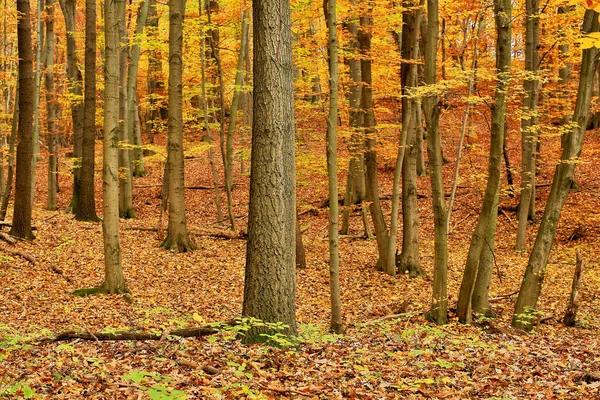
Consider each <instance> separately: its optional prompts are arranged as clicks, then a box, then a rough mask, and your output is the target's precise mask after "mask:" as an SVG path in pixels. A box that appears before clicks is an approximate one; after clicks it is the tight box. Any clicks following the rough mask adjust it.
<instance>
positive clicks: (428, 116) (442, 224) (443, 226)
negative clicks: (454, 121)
mask: <svg viewBox="0 0 600 400" xmlns="http://www.w3.org/2000/svg"><path fill="white" fill-rule="evenodd" d="M438 14H439V11H438V0H427V26H426V28H425V30H424V31H425V38H424V42H425V50H424V55H425V68H424V75H425V84H426V85H428V86H434V85H435V84H436V80H437V79H436V73H437V71H436V70H437V42H438V35H439V16H438ZM423 110H424V112H425V123H426V124H427V135H428V139H429V140H428V141H427V155H428V157H429V175H430V177H431V198H432V202H433V223H434V255H433V293H432V300H431V309H430V310H429V313H428V315H427V318H428V319H431V320H433V321H435V322H436V323H437V324H439V325H442V324H445V323H446V322H448V294H447V291H448V215H447V211H446V201H445V199H444V181H443V176H442V163H443V157H442V137H441V133H440V126H439V124H440V104H439V102H438V95H437V93H436V92H435V91H433V90H430V91H428V93H427V94H426V95H425V96H424V99H423Z"/></svg>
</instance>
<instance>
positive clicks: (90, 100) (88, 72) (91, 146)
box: [75, 0, 99, 221]
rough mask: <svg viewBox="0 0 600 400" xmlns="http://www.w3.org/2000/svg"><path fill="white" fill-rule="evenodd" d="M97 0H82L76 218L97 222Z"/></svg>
mask: <svg viewBox="0 0 600 400" xmlns="http://www.w3.org/2000/svg"><path fill="white" fill-rule="evenodd" d="M96 14H97V12H96V1H95V0H86V1H85V59H84V63H85V78H84V79H85V86H84V94H83V137H82V149H81V174H80V180H79V182H80V190H79V198H78V201H79V204H78V205H77V207H75V218H76V219H77V220H78V221H98V220H99V218H98V216H97V215H96V197H95V192H94V187H95V185H94V172H95V171H94V169H95V164H96V160H95V157H96Z"/></svg>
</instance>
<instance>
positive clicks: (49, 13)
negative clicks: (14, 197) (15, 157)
mask: <svg viewBox="0 0 600 400" xmlns="http://www.w3.org/2000/svg"><path fill="white" fill-rule="evenodd" d="M54 4H55V3H54V0H46V60H45V67H46V68H45V69H46V74H45V77H44V78H45V83H46V123H47V126H48V132H47V133H46V145H47V146H48V210H50V211H54V210H56V200H57V188H58V135H57V134H56V132H55V123H54V120H55V118H56V97H55V93H54Z"/></svg>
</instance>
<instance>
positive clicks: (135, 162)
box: [126, 0, 150, 177]
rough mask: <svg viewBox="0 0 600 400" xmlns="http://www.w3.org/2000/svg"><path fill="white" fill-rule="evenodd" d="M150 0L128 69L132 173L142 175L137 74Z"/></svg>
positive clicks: (141, 11)
mask: <svg viewBox="0 0 600 400" xmlns="http://www.w3.org/2000/svg"><path fill="white" fill-rule="evenodd" d="M149 4H150V0H143V3H142V4H141V5H140V7H139V10H138V17H137V22H136V26H135V34H134V43H133V46H131V62H130V63H129V70H128V71H127V107H126V109H127V113H128V115H127V136H126V137H127V140H129V143H131V144H132V150H131V152H130V158H131V160H130V161H131V167H130V168H131V169H132V170H133V171H132V175H133V176H135V177H141V176H145V175H146V169H145V168H144V158H143V155H142V142H141V135H140V136H138V135H136V130H135V129H136V128H135V126H136V122H137V121H138V120H139V117H138V113H137V107H136V94H137V93H136V89H137V74H138V66H139V62H140V41H139V38H138V37H139V36H140V35H141V34H142V32H143V31H144V26H145V25H146V19H147V17H148V7H149Z"/></svg>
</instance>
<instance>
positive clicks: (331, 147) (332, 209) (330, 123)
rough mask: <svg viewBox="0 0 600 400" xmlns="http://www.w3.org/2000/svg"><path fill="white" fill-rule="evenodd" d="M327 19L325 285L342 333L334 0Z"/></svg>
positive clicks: (327, 0)
mask: <svg viewBox="0 0 600 400" xmlns="http://www.w3.org/2000/svg"><path fill="white" fill-rule="evenodd" d="M323 7H324V10H323V11H324V13H325V20H326V21H327V39H328V40H327V41H328V43H327V53H328V58H329V59H328V61H329V112H328V115H327V140H326V142H327V145H326V152H327V180H328V188H329V286H330V293H331V296H330V297H331V323H330V325H329V329H330V330H331V331H333V332H335V333H337V334H342V333H344V324H343V322H342V300H341V298H340V256H339V243H340V241H339V237H338V227H339V215H338V202H337V198H338V182H337V119H338V80H339V73H338V69H339V67H338V38H337V30H336V29H337V27H336V25H337V16H336V9H335V7H336V0H325V3H323Z"/></svg>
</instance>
